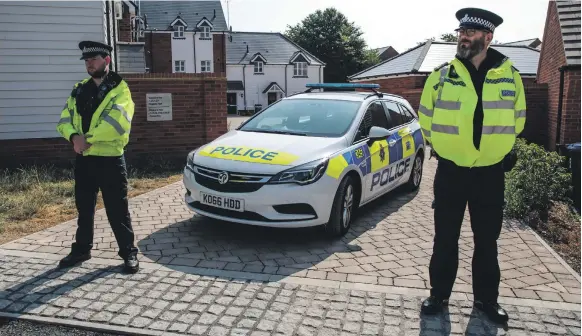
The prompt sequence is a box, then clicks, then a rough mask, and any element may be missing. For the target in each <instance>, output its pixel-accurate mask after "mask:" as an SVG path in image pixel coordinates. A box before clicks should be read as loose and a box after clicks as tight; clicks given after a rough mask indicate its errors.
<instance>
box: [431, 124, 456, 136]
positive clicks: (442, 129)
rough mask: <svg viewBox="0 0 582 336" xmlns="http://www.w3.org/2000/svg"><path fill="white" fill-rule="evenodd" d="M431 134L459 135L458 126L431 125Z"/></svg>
mask: <svg viewBox="0 0 582 336" xmlns="http://www.w3.org/2000/svg"><path fill="white" fill-rule="evenodd" d="M431 131H432V132H439V133H446V134H457V135H458V134H459V126H450V125H439V124H432V129H431Z"/></svg>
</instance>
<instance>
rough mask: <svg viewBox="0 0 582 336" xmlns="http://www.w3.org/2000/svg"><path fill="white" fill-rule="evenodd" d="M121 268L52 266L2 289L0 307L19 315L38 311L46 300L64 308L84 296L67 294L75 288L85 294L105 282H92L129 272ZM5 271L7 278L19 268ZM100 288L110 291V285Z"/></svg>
mask: <svg viewBox="0 0 582 336" xmlns="http://www.w3.org/2000/svg"><path fill="white" fill-rule="evenodd" d="M16 271H19V270H16ZM121 271H122V267H121V266H109V267H107V266H104V267H103V268H100V269H97V270H90V269H88V268H83V267H82V266H76V267H73V268H67V269H64V270H60V269H58V268H56V267H55V268H51V269H49V270H46V271H44V272H42V273H41V274H38V275H36V276H33V277H31V278H29V279H28V280H26V281H23V282H18V283H17V284H16V285H14V286H12V287H9V288H5V289H3V290H1V291H0V308H2V309H1V310H2V311H5V312H8V313H13V314H17V315H18V314H27V313H37V314H38V312H36V311H35V309H37V308H39V307H40V306H41V305H43V304H46V303H52V304H53V305H55V306H57V307H60V308H67V307H68V305H69V304H70V303H71V302H73V300H76V299H78V298H80V297H78V296H72V297H70V298H67V297H66V296H67V295H71V294H72V293H73V292H74V291H75V290H77V292H78V293H83V294H86V293H85V291H87V292H92V291H93V292H95V290H96V289H97V287H99V286H100V285H101V283H92V282H94V281H96V280H97V279H101V278H105V277H112V278H113V277H123V276H126V275H124V274H121ZM3 273H4V274H3V276H4V278H5V279H6V278H8V277H10V276H11V274H13V273H15V272H10V270H3ZM14 276H18V274H14ZM101 280H102V279H101ZM110 287H111V286H110ZM99 291H101V292H107V288H106V287H102V288H101V289H99ZM100 294H102V293H100ZM89 295H90V294H89ZM114 295H117V294H114ZM89 303H90V302H89V301H87V304H89ZM53 309H54V308H53ZM65 311H66V309H65ZM63 317H69V316H63Z"/></svg>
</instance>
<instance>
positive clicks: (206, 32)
mask: <svg viewBox="0 0 582 336" xmlns="http://www.w3.org/2000/svg"><path fill="white" fill-rule="evenodd" d="M200 37H201V38H210V27H208V26H202V27H200Z"/></svg>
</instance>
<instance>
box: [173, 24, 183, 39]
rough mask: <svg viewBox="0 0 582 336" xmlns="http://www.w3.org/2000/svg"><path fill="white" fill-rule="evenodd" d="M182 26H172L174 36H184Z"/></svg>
mask: <svg viewBox="0 0 582 336" xmlns="http://www.w3.org/2000/svg"><path fill="white" fill-rule="evenodd" d="M184 28H185V27H184V26H176V27H174V29H175V30H174V38H184Z"/></svg>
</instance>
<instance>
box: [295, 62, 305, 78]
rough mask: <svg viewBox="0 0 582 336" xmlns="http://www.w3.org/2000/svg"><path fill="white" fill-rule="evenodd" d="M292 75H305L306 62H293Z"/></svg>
mask: <svg viewBox="0 0 582 336" xmlns="http://www.w3.org/2000/svg"><path fill="white" fill-rule="evenodd" d="M293 76H294V77H307V62H295V63H293Z"/></svg>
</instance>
